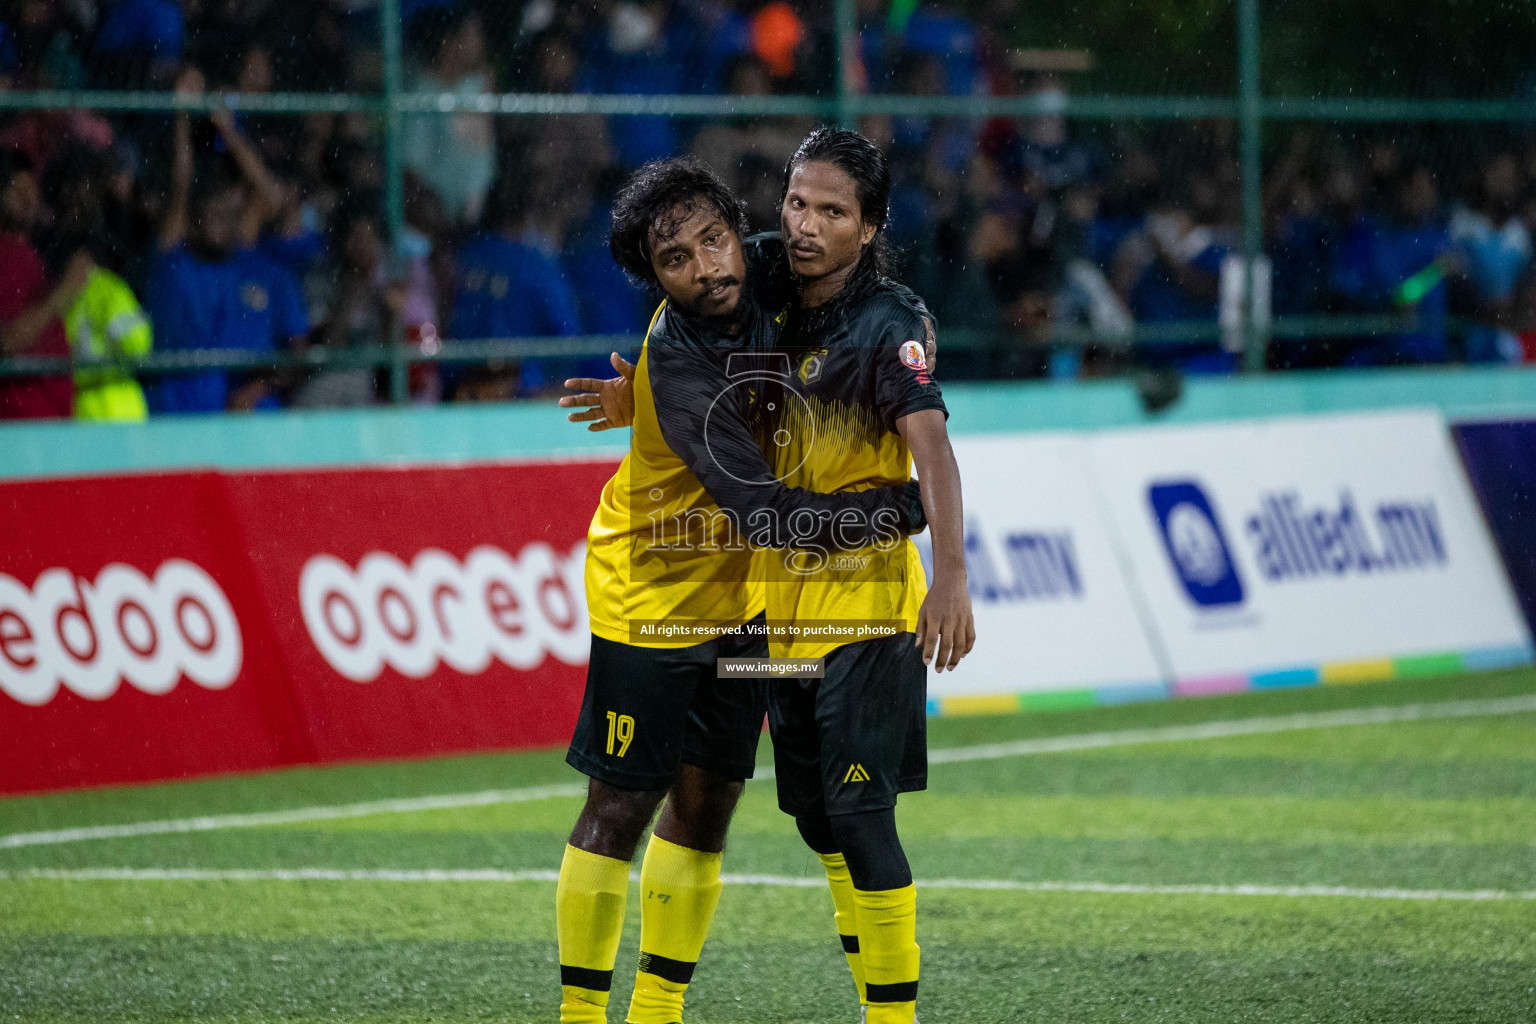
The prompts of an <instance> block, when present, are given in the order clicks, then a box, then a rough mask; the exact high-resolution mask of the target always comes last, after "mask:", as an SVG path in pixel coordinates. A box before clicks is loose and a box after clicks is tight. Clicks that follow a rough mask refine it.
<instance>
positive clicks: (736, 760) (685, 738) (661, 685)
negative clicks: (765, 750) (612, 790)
mask: <svg viewBox="0 0 1536 1024" xmlns="http://www.w3.org/2000/svg"><path fill="white" fill-rule="evenodd" d="M767 656H768V644H767V642H766V641H763V640H751V641H745V640H739V639H733V638H730V637H728V636H727V637H720V638H717V639H714V640H710V641H707V642H705V643H702V644H695V645H693V646H692V647H634V646H631V645H630V644H621V643H615V642H614V641H612V640H604V639H603V638H602V637H599V636H594V637H593V638H592V655H591V658H590V660H589V661H588V662H587V689H586V693H585V694H584V695H583V696H582V698H581V715H580V717H579V718H577V720H576V733H575V735H574V736H572V737H571V748H570V750H569V751H567V752H566V755H565V760H566V763H567V764H569V765H570V766H571V767H572V768H575V769H576V770H577V771H579V772H581V773H582V774H583V775H586V776H589V777H590V778H594V779H597V780H598V781H599V782H606V783H607V784H609V785H610V786H617V787H619V788H620V789H666V788H668V787H669V786H671V785H672V780H673V779H674V778H676V776H677V766H678V764H679V763H680V762H687V763H688V764H691V765H696V766H698V767H700V768H703V769H705V770H706V771H711V772H714V773H715V774H717V775H720V776H723V777H725V778H727V779H750V778H751V777H752V772H753V769H754V766H755V764H756V762H757V741H758V738H759V737H760V736H762V733H763V715H764V714H765V713H766V711H767V703H768V687H767V680H763V679H720V678H717V668H716V665H715V659H716V658H764V657H767Z"/></svg>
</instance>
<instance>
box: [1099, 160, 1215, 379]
mask: <svg viewBox="0 0 1536 1024" xmlns="http://www.w3.org/2000/svg"><path fill="white" fill-rule="evenodd" d="M1182 191H1183V190H1181V192H1182ZM1219 201H1220V193H1219V191H1218V190H1217V187H1216V185H1215V183H1214V182H1213V181H1212V180H1210V178H1208V177H1206V176H1199V175H1197V176H1195V177H1194V179H1193V180H1192V181H1191V182H1190V183H1189V185H1188V187H1187V194H1180V195H1176V196H1175V197H1174V199H1173V201H1172V202H1168V201H1164V202H1160V203H1158V204H1157V206H1156V207H1155V208H1154V209H1153V211H1152V212H1151V213H1150V214H1148V215H1147V218H1146V220H1145V221H1143V223H1142V226H1141V229H1140V230H1139V231H1137V232H1135V233H1133V234H1131V235H1129V236H1127V237H1126V239H1125V241H1124V242H1122V243H1121V244H1120V250H1119V252H1117V253H1116V254H1115V263H1114V283H1115V287H1116V290H1117V291H1119V293H1120V294H1121V296H1122V297H1123V298H1124V299H1125V300H1126V304H1127V305H1128V306H1130V309H1131V313H1132V314H1133V315H1134V316H1135V318H1136V321H1137V322H1138V323H1194V322H1198V321H1202V320H1205V321H1211V322H1212V323H1214V322H1215V320H1216V300H1217V291H1218V287H1219V285H1220V280H1221V264H1222V261H1224V260H1225V259H1226V258H1227V254H1228V252H1230V251H1231V244H1230V241H1229V239H1228V238H1227V234H1226V232H1224V231H1222V230H1221V229H1220V228H1218V227H1216V226H1215V225H1214V220H1215V211H1216V208H1217V206H1218V204H1219ZM1139 357H1140V358H1141V359H1142V361H1143V362H1146V363H1148V364H1150V365H1153V366H1164V367H1176V368H1177V369H1179V370H1182V371H1183V372H1185V373H1230V372H1232V371H1233V370H1234V369H1236V367H1237V362H1236V359H1235V358H1234V356H1233V354H1232V353H1231V352H1228V351H1225V350H1224V349H1222V348H1221V346H1220V345H1219V344H1218V343H1216V342H1215V341H1211V342H1202V341H1189V342H1178V343H1175V344H1170V345H1158V346H1155V347H1148V348H1147V349H1146V350H1145V351H1144V352H1142V353H1140V354H1139Z"/></svg>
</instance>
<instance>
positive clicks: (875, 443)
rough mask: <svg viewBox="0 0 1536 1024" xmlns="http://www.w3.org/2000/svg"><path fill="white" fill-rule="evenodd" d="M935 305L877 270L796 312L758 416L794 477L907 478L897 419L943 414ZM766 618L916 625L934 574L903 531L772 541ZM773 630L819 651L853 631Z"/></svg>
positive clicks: (778, 642) (783, 648) (837, 486)
mask: <svg viewBox="0 0 1536 1024" xmlns="http://www.w3.org/2000/svg"><path fill="white" fill-rule="evenodd" d="M934 339H935V332H934V320H933V316H932V314H930V313H929V312H928V309H927V307H926V306H925V305H924V304H923V301H922V300H921V299H920V298H918V297H917V295H915V294H914V293H913V292H912V291H910V290H909V289H907V288H905V287H903V286H902V285H899V284H896V283H895V282H892V281H888V280H884V279H880V280H876V281H871V282H869V283H868V284H866V285H863V286H851V288H850V291H849V292H845V293H844V294H843V295H841V296H839V297H838V298H837V299H834V300H833V302H832V303H829V304H828V306H827V307H826V308H820V307H818V308H817V309H815V310H812V311H810V312H809V313H807V314H801V313H798V312H797V313H795V314H793V315H792V316H791V317H790V318H788V323H787V326H786V329H785V331H784V334H783V337H782V338H781V340H780V346H781V349H782V350H783V351H784V352H785V353H786V355H787V356H788V357H789V362H790V373H789V375H788V378H787V381H786V383H785V384H784V385H783V387H782V388H781V389H780V390H779V391H778V392H776V393H772V394H774V402H775V403H776V404H778V406H779V408H778V409H777V410H775V412H776V413H777V415H775V416H759V418H758V420H757V421H756V427H757V432H758V436H759V444H760V446H761V447H762V449H763V450H764V451H765V452H769V453H771V455H772V459H773V462H774V471H775V473H776V474H777V475H778V476H779V478H780V479H782V480H783V481H784V483H785V484H786V485H788V486H790V487H795V488H806V489H809V490H813V491H822V492H832V491H847V490H853V491H864V490H869V489H874V488H888V487H892V486H896V485H901V484H905V483H907V482H908V481H909V480H910V479H911V475H912V474H911V469H912V460H911V455H910V453H909V452H908V451H907V447H906V444H905V442H904V441H903V440H902V439H901V435H900V433H898V431H897V427H896V422H897V421H898V420H899V419H901V418H902V417H903V416H907V415H909V414H911V413H915V412H919V411H922V410H925V409H936V410H939V411H941V412H944V414H945V415H946V416H947V415H948V411H947V410H946V409H945V408H944V399H943V396H942V394H941V393H940V390H939V385H938V383H937V382H936V381H935V380H934V378H933V373H932V367H931V362H932V360H933V358H934V353H935V340H934ZM759 569H760V571H762V572H763V573H764V575H765V577H766V579H767V581H768V605H767V614H768V619H769V620H770V621H791V620H792V621H795V622H796V623H799V624H801V625H802V626H805V625H810V624H818V623H839V624H843V625H845V626H846V625H848V624H853V623H858V622H871V623H874V622H903V623H905V628H906V629H907V630H914V629H916V626H917V614H918V610H919V609H920V607H921V606H922V601H923V597H924V596H925V595H926V593H927V582H926V580H925V578H924V575H923V569H922V563H921V561H920V559H919V557H918V554H917V548H916V547H915V546H914V545H913V544H912V542H911V541H910V540H909V539H907V538H906V537H902V538H900V540H899V541H897V542H886V541H876V542H875V543H872V544H869V545H866V546H864V547H860V548H858V549H856V550H846V551H831V550H817V549H816V548H815V546H814V545H810V546H804V547H799V548H796V549H795V550H793V551H789V552H778V553H767V554H765V557H764V561H763V564H762V565H761V566H759ZM802 635H803V636H804V637H805V638H803V639H801V640H799V641H795V642H793V643H792V644H791V643H788V642H785V641H784V640H783V639H775V640H774V641H773V653H774V654H775V655H779V656H784V655H793V656H795V657H820V656H822V655H825V654H827V653H829V652H830V651H832V650H833V649H834V648H836V647H839V646H841V645H842V644H844V643H847V642H849V641H847V640H846V639H838V638H837V637H836V636H835V635H830V636H821V637H818V636H815V635H813V634H812V635H804V634H802Z"/></svg>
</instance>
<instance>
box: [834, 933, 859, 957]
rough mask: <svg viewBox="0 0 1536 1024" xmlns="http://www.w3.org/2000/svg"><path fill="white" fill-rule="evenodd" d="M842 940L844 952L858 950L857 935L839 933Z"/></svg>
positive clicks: (855, 951)
mask: <svg viewBox="0 0 1536 1024" xmlns="http://www.w3.org/2000/svg"><path fill="white" fill-rule="evenodd" d="M838 938H840V939H842V940H843V952H844V953H857V952H858V951H859V937H858V936H857V935H839V936H838Z"/></svg>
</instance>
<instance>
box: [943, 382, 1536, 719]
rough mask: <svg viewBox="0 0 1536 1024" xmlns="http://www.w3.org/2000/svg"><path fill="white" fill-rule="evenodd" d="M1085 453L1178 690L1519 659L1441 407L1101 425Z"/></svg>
mask: <svg viewBox="0 0 1536 1024" xmlns="http://www.w3.org/2000/svg"><path fill="white" fill-rule="evenodd" d="M1088 453H1089V462H1088V466H1089V472H1090V474H1091V476H1092V477H1093V483H1094V490H1095V492H1096V494H1097V496H1098V498H1099V499H1100V507H1101V509H1102V510H1103V513H1104V515H1105V517H1106V519H1107V522H1108V528H1109V530H1110V531H1111V532H1112V534H1113V536H1114V538H1115V541H1116V543H1117V544H1118V545H1119V546H1120V549H1121V550H1122V552H1123V554H1124V557H1125V564H1126V566H1127V568H1128V570H1129V572H1130V574H1131V578H1130V580H1129V583H1130V586H1132V587H1134V588H1135V589H1136V591H1137V592H1138V594H1139V595H1140V597H1141V605H1142V607H1144V608H1145V609H1146V610H1147V613H1148V614H1149V616H1150V620H1151V624H1152V627H1153V629H1154V631H1155V635H1156V642H1157V644H1158V646H1159V648H1160V652H1159V653H1160V655H1162V656H1165V657H1166V659H1167V662H1168V664H1169V665H1170V667H1171V670H1172V675H1173V677H1174V680H1175V683H1176V688H1177V689H1179V690H1181V691H1183V692H1199V691H1200V690H1201V689H1202V688H1203V689H1208V690H1220V689H1226V688H1237V687H1236V686H1235V685H1233V681H1234V680H1246V681H1249V682H1251V684H1252V685H1259V686H1262V685H1283V684H1285V683H1287V682H1294V683H1305V682H1309V681H1310V682H1316V681H1319V679H1321V680H1323V681H1326V680H1327V679H1328V677H1329V674H1330V673H1334V674H1335V676H1336V677H1337V678H1345V677H1347V675H1348V673H1349V671H1350V666H1351V665H1356V666H1358V665H1368V664H1369V663H1373V662H1374V663H1375V664H1376V665H1378V666H1380V665H1382V664H1383V663H1384V662H1388V661H1393V660H1401V659H1408V658H1415V657H1418V658H1428V659H1433V658H1435V657H1440V658H1442V659H1454V658H1455V657H1456V656H1464V657H1465V659H1466V662H1467V664H1468V665H1469V666H1470V665H1471V664H1472V663H1473V662H1474V661H1475V660H1476V659H1477V658H1478V657H1479V656H1482V655H1488V656H1490V657H1498V656H1500V652H1503V654H1504V655H1506V656H1508V657H1509V658H1510V659H1511V660H1516V661H1518V660H1521V658H1522V657H1523V658H1525V659H1528V658H1529V653H1528V652H1529V649H1530V637H1529V635H1528V634H1527V631H1526V629H1525V626H1524V624H1523V622H1522V621H1521V618H1520V615H1519V612H1518V610H1517V608H1516V605H1515V600H1514V597H1513V594H1512V593H1511V591H1510V588H1509V584H1508V581H1507V580H1506V578H1505V576H1504V573H1503V570H1502V568H1501V566H1500V563H1499V561H1498V557H1497V555H1496V553H1495V550H1494V547H1493V543H1492V541H1491V539H1490V537H1489V535H1488V531H1487V526H1486V524H1485V523H1484V522H1483V519H1482V515H1481V513H1480V511H1479V510H1478V507H1477V504H1476V501H1475V499H1474V497H1473V495H1472V493H1471V489H1470V487H1469V486H1468V484H1467V481H1466V479H1465V476H1464V475H1463V473H1462V470H1461V467H1460V464H1459V462H1458V461H1457V458H1456V455H1455V452H1454V451H1453V449H1452V447H1451V442H1450V438H1449V434H1448V432H1447V430H1446V427H1445V424H1444V422H1443V421H1442V420H1441V418H1440V416H1439V414H1438V413H1435V412H1419V411H1408V412H1389V413H1372V414H1368V415H1342V416H1319V417H1308V418H1290V419H1276V420H1264V421H1255V422H1248V423H1229V424H1213V425H1209V426H1191V427H1167V428H1155V429H1142V430H1136V431H1116V432H1110V433H1104V434H1098V435H1095V436H1094V437H1092V439H1091V440H1090V441H1089V443H1088ZM965 479H966V485H967V487H970V486H972V480H973V479H975V477H974V476H973V475H970V474H968V475H967V476H966V478H965ZM1025 657H1027V655H1025ZM1309 674H1310V678H1308V676H1309ZM1392 674H1401V673H1394V672H1386V671H1384V670H1383V671H1378V672H1377V675H1380V676H1385V675H1392Z"/></svg>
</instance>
